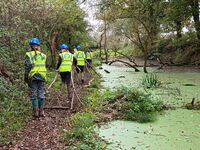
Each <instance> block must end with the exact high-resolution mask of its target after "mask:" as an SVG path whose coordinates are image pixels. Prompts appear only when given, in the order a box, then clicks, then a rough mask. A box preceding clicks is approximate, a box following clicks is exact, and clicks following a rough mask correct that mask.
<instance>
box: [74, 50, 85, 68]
mask: <svg viewBox="0 0 200 150" xmlns="http://www.w3.org/2000/svg"><path fill="white" fill-rule="evenodd" d="M75 57H76V59H77V65H78V66H85V53H84V52H83V51H77V52H76V54H75Z"/></svg>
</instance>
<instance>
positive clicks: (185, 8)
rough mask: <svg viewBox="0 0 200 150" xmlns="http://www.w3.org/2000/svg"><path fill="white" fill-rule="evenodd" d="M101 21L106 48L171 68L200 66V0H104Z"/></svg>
mask: <svg viewBox="0 0 200 150" xmlns="http://www.w3.org/2000/svg"><path fill="white" fill-rule="evenodd" d="M97 18H99V19H101V20H102V21H103V24H102V26H101V30H100V31H101V33H102V34H101V38H100V40H99V41H100V43H103V45H106V48H105V49H112V50H114V51H117V50H120V49H123V51H125V53H126V54H132V55H133V56H134V55H138V54H139V56H143V57H144V58H145V60H148V59H151V58H158V59H160V61H161V63H163V64H168V65H174V64H177V65H185V64H193V65H199V57H200V56H199V40H200V36H199V35H200V19H199V1H198V0H172V1H162V0H148V1H145V0H144V1H143V0H134V1H133V0H126V1H124V0H113V1H112V0H110V1H104V0H102V1H101V2H100V5H99V13H98V14H97ZM103 38H104V39H105V38H106V39H107V40H104V39H103ZM105 41H107V42H105ZM127 50H128V52H127ZM146 63H147V62H146V61H145V64H144V66H146ZM144 71H145V72H146V69H145V67H144Z"/></svg>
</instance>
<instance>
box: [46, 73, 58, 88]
mask: <svg viewBox="0 0 200 150" xmlns="http://www.w3.org/2000/svg"><path fill="white" fill-rule="evenodd" d="M57 77H58V72H57V73H56V75H55V78H54V80H53V81H52V82H51V84H50V85H49V87H48V88H47V90H49V89H50V88H51V87H52V85H53V84H54V83H55V82H56V79H57Z"/></svg>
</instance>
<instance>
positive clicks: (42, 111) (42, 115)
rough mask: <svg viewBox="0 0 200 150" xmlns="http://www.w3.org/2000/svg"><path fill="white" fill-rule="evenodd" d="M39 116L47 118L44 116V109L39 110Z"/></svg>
mask: <svg viewBox="0 0 200 150" xmlns="http://www.w3.org/2000/svg"><path fill="white" fill-rule="evenodd" d="M39 116H40V117H45V115H44V108H43V107H40V108H39Z"/></svg>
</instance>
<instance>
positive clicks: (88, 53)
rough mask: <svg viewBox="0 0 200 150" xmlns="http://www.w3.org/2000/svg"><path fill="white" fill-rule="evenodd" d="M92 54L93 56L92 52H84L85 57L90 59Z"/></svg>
mask: <svg viewBox="0 0 200 150" xmlns="http://www.w3.org/2000/svg"><path fill="white" fill-rule="evenodd" d="M92 56H93V54H92V52H87V53H86V59H89V60H91V59H92Z"/></svg>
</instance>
